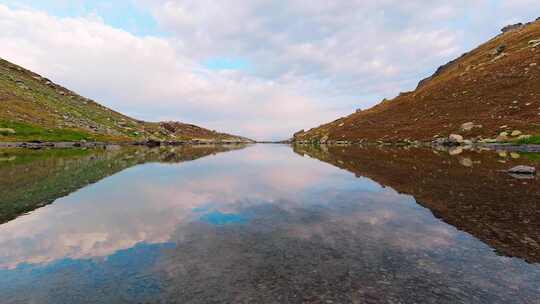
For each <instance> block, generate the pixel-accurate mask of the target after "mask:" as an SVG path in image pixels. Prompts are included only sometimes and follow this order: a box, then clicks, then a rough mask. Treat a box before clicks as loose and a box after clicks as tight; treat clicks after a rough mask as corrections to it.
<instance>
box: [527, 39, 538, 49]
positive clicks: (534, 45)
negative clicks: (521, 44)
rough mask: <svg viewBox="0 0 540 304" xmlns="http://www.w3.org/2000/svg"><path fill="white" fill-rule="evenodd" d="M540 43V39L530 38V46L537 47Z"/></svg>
mask: <svg viewBox="0 0 540 304" xmlns="http://www.w3.org/2000/svg"><path fill="white" fill-rule="evenodd" d="M539 45H540V39H533V40H530V41H529V46H530V47H533V48H534V47H537V46H539Z"/></svg>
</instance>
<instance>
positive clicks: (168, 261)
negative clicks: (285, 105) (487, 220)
mask: <svg viewBox="0 0 540 304" xmlns="http://www.w3.org/2000/svg"><path fill="white" fill-rule="evenodd" d="M501 273H504V276H503V275H500V274H501ZM29 286H33V287H32V288H31V289H29ZM538 286H540V267H539V266H538V265H537V264H528V263H526V262H524V261H523V260H520V259H517V258H508V257H503V256H499V255H497V254H495V253H494V252H493V250H492V249H491V248H490V247H489V246H488V245H486V244H484V243H483V242H480V241H478V240H477V239H476V238H475V237H473V236H471V235H469V234H468V233H464V232H461V231H459V230H458V229H456V228H455V227H453V226H451V225H448V224H446V223H444V222H442V221H441V220H439V219H437V218H435V217H434V216H433V215H432V213H431V212H430V210H429V209H426V208H424V207H422V206H420V205H418V204H417V203H416V202H415V199H414V198H413V197H412V196H409V195H404V194H399V193H397V192H396V191H395V190H394V189H392V188H389V187H383V186H381V185H379V184H378V183H376V182H374V181H372V180H370V179H368V178H364V177H355V176H354V175H353V174H352V173H350V172H347V171H345V170H342V169H338V168H336V167H334V166H331V165H329V164H326V163H324V162H321V161H319V160H315V159H311V158H308V157H301V156H299V155H297V154H294V153H293V151H292V150H291V148H290V147H287V146H268V145H265V146H262V145H257V146H252V147H248V148H246V149H244V150H240V151H233V152H226V153H222V154H218V155H214V156H209V157H206V158H203V159H199V160H195V161H192V162H185V163H180V164H163V163H149V164H144V165H139V166H136V167H132V168H129V169H127V170H124V171H122V172H120V173H118V174H116V175H113V176H110V177H107V178H105V179H103V180H101V181H100V182H98V183H96V184H93V185H90V186H87V187H85V188H82V189H80V190H78V191H76V192H74V193H72V194H70V195H68V196H66V197H63V198H59V199H57V200H56V201H55V202H54V204H52V205H49V206H46V207H43V208H40V209H37V210H35V211H33V212H32V213H30V214H28V215H25V216H22V217H19V218H17V219H15V220H13V221H10V222H8V223H5V224H3V225H1V226H0V302H2V303H18V302H30V301H35V302H37V303H74V302H81V303H83V302H88V303H96V302H101V303H111V302H115V303H117V302H118V303H124V302H125V303H132V302H156V303H159V302H166V301H173V302H178V303H210V302H223V303H231V302H235V303H239V302H253V303H271V302H272V301H277V302H280V303H303V302H308V303H312V302H313V303H318V302H319V301H323V300H333V301H337V302H339V303H348V302H350V303H372V302H373V303H387V302H391V301H394V300H396V301H397V300H401V301H404V302H411V301H413V300H414V301H419V302H426V303H428V302H430V301H437V302H438V303H456V302H458V303H459V302H464V303H505V302H508V301H510V300H511V301H512V302H513V303H520V302H523V303H527V302H528V301H533V300H534V299H536V300H538V299H540V290H539V287H538ZM370 301H371V302H370Z"/></svg>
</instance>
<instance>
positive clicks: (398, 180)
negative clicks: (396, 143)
mask: <svg viewBox="0 0 540 304" xmlns="http://www.w3.org/2000/svg"><path fill="white" fill-rule="evenodd" d="M294 149H295V152H297V153H298V154H302V155H303V154H307V155H309V156H311V157H313V158H317V159H319V160H322V161H324V162H327V163H330V164H332V165H334V166H336V167H339V168H342V169H346V170H348V171H350V172H352V173H354V174H356V175H357V176H365V177H368V178H370V179H372V180H374V181H376V182H378V183H380V184H382V185H385V186H389V187H392V188H394V189H395V190H396V191H399V192H402V193H406V194H409V195H413V196H414V197H415V199H416V200H417V202H418V203H419V204H421V205H422V206H424V207H426V208H429V209H430V210H431V212H432V213H433V214H434V215H436V216H437V217H439V218H441V219H442V220H444V221H445V222H447V223H449V224H451V225H453V226H455V227H457V228H458V229H461V230H464V231H466V232H468V233H471V234H472V235H474V236H475V237H476V238H478V239H480V240H482V241H483V242H485V243H487V244H489V245H490V246H491V247H493V248H495V249H496V250H497V252H499V253H500V254H503V255H506V256H516V257H519V258H522V259H525V260H526V261H528V262H533V263H538V262H540V180H539V179H538V178H537V179H532V180H518V179H514V178H512V177H510V176H508V175H506V174H504V173H501V172H500V170H504V169H508V168H509V167H511V166H513V165H517V164H527V162H528V161H527V160H526V159H525V158H520V159H517V160H516V159H514V160H512V159H510V158H507V159H505V162H504V163H503V162H501V160H502V159H501V158H500V156H499V155H497V154H496V153H488V152H484V153H477V152H466V153H463V154H461V155H458V156H450V155H448V154H447V153H445V152H435V151H432V150H429V149H420V148H418V149H404V148H378V147H373V146H371V147H361V146H351V147H323V148H316V147H307V146H296V147H295V148H294ZM531 159H532V158H531Z"/></svg>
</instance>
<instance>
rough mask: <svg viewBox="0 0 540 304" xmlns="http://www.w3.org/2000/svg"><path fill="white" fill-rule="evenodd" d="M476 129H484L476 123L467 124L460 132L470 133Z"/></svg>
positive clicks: (462, 126)
mask: <svg viewBox="0 0 540 304" xmlns="http://www.w3.org/2000/svg"><path fill="white" fill-rule="evenodd" d="M475 128H482V125H477V124H475V123H474V122H466V123H464V124H462V125H461V127H460V130H461V131H464V132H468V131H471V130H472V129H475Z"/></svg>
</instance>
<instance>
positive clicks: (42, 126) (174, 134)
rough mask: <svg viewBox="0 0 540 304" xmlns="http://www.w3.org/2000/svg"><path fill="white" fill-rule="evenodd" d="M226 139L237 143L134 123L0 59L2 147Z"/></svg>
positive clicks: (196, 131) (179, 127)
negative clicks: (12, 144)
mask: <svg viewBox="0 0 540 304" xmlns="http://www.w3.org/2000/svg"><path fill="white" fill-rule="evenodd" d="M171 126H172V127H171ZM6 128H8V129H12V130H15V134H12V132H10V131H9V130H5V129H6ZM2 129H4V130H2ZM228 138H229V139H230V138H236V137H234V136H232V135H228V134H223V133H217V132H214V131H210V130H207V129H204V128H200V127H197V126H194V125H188V124H181V123H173V124H169V128H165V127H164V125H163V123H149V122H143V121H139V120H136V119H133V118H131V117H128V116H125V115H123V114H121V113H118V112H115V111H113V110H111V109H108V108H106V107H104V106H102V105H100V104H98V103H96V102H95V101H93V100H90V99H87V98H85V97H82V96H80V95H78V94H76V93H74V92H72V91H70V90H68V89H66V88H63V87H61V86H59V85H57V84H54V83H53V82H51V81H50V80H49V79H46V78H43V77H41V76H40V75H37V74H35V73H33V72H31V71H28V70H26V69H23V68H21V67H19V66H17V65H14V64H12V63H10V62H8V61H5V60H2V59H0V141H31V140H41V141H79V140H83V139H84V140H96V141H133V140H145V139H156V140H171V141H174V140H192V139H206V140H216V139H217V140H223V139H228Z"/></svg>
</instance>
